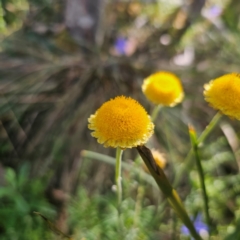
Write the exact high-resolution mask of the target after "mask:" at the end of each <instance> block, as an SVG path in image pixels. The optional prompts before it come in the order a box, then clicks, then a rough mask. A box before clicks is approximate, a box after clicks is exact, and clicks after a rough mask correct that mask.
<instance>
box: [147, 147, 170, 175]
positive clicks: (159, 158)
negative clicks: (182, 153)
mask: <svg viewBox="0 0 240 240" xmlns="http://www.w3.org/2000/svg"><path fill="white" fill-rule="evenodd" d="M151 152H152V155H153V158H154V160H155V162H156V164H157V165H158V166H159V167H160V168H162V169H164V168H165V167H166V164H167V161H166V159H165V157H164V155H163V154H162V153H160V152H159V151H158V150H156V149H151ZM144 170H145V171H146V172H148V173H149V170H148V168H147V166H146V165H145V164H144Z"/></svg>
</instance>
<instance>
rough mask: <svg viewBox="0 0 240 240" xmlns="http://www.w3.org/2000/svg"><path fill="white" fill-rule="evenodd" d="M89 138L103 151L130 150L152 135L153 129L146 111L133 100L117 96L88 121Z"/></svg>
mask: <svg viewBox="0 0 240 240" xmlns="http://www.w3.org/2000/svg"><path fill="white" fill-rule="evenodd" d="M88 121H89V125H88V128H89V129H91V130H94V132H92V136H93V137H95V138H97V140H98V142H99V143H101V144H104V146H105V147H114V148H116V147H120V148H132V147H136V146H139V145H142V144H144V143H146V142H147V140H148V139H149V138H150V137H151V135H152V134H153V129H154V125H153V123H152V122H151V119H150V117H149V116H148V115H147V112H146V111H145V109H144V108H143V107H142V106H141V105H140V104H139V103H138V102H137V101H135V100H134V99H132V98H127V97H124V96H119V97H116V98H114V99H111V100H110V101H108V102H105V103H104V104H103V105H102V106H101V107H100V108H99V109H98V110H97V111H96V113H95V114H94V115H91V116H90V118H89V119H88Z"/></svg>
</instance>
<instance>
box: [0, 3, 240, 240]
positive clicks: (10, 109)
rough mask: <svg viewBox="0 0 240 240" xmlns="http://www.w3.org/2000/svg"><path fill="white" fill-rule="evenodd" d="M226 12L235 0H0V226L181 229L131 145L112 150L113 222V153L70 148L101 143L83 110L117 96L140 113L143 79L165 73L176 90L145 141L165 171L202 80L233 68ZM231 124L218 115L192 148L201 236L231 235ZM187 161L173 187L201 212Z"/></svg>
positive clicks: (185, 139)
mask: <svg viewBox="0 0 240 240" xmlns="http://www.w3.org/2000/svg"><path fill="white" fill-rule="evenodd" d="M239 12H240V1H237V0H193V1H187V0H172V1H168V0H139V1H137V0H135V1H131V0H128V1H127V0H125V1H121V0H118V1H117V0H112V1H107V0H87V1H85V0H61V1H59V0H42V1H40V0H1V1H0V42H1V43H0V239H1V240H28V239H29V240H35V239H36V240H37V239H43V240H45V239H64V238H65V239H68V237H67V236H72V238H73V239H110V240H112V239H153V240H154V239H164V240H168V239H188V237H187V236H185V235H184V231H183V230H182V228H181V227H182V223H181V222H180V220H179V219H178V218H177V217H176V216H175V214H174V213H173V212H172V210H171V208H170V207H169V205H168V204H166V201H165V198H164V196H162V195H161V193H160V192H159V190H158V189H157V188H156V185H155V184H154V183H153V182H152V181H151V177H150V176H149V175H148V174H147V173H146V172H144V168H143V165H142V163H141V162H134V161H133V160H134V159H135V158H136V157H137V151H136V150H135V149H128V150H126V151H125V152H124V156H123V158H124V162H125V164H127V167H125V168H124V169H123V189H124V192H123V193H124V195H123V196H124V202H123V206H122V208H123V214H122V221H123V223H124V226H125V228H124V231H123V232H121V234H120V233H119V231H118V227H117V226H118V219H117V218H118V217H117V210H116V204H117V203H116V193H115V192H114V160H112V159H106V158H102V159H101V158H99V157H96V158H95V159H93V158H91V157H86V154H84V153H85V152H84V151H83V150H91V151H95V152H98V153H101V154H106V155H108V156H112V157H114V156H115V151H114V149H106V148H104V147H103V146H102V145H99V144H98V143H97V141H96V139H94V138H92V137H91V135H90V130H89V129H88V128H87V119H88V117H89V116H90V115H91V114H93V113H94V112H95V111H96V109H97V108H98V107H100V106H101V104H102V103H104V102H105V101H107V100H109V99H110V98H112V97H115V96H117V95H126V96H131V97H132V98H134V99H136V100H138V101H139V102H140V103H141V104H142V105H143V106H144V107H145V108H146V109H147V111H148V112H149V113H150V112H151V111H152V109H153V107H154V106H153V105H152V104H151V103H149V102H148V101H147V100H146V98H145V96H144V95H143V93H142V91H141V85H142V82H143V79H144V78H145V77H147V76H148V75H150V74H151V73H154V72H156V71H159V70H165V71H171V72H173V73H174V74H176V75H177V76H178V77H179V78H180V79H181V81H182V84H183V87H184V91H185V99H184V101H183V103H182V104H180V105H179V106H177V107H175V108H164V109H163V110H162V111H161V113H160V114H159V117H158V119H157V121H156V128H155V135H154V136H153V137H152V139H151V140H150V143H149V146H151V147H154V148H157V149H159V150H160V151H161V152H163V153H164V154H165V157H166V159H167V166H166V168H165V172H166V174H167V175H168V177H169V179H170V181H171V182H172V183H173V182H174V180H175V179H176V175H177V173H178V169H179V166H182V165H184V164H185V162H184V159H185V158H186V155H187V153H188V151H189V149H190V146H191V145H190V141H189V136H188V128H187V125H188V124H189V123H191V124H193V125H194V126H195V128H196V129H197V132H198V133H199V134H200V133H201V132H202V131H203V130H204V128H205V127H206V125H207V124H208V123H209V121H210V120H211V119H212V117H213V116H214V114H215V111H214V110H213V109H212V108H211V107H209V106H208V104H207V103H206V102H205V101H204V98H203V94H202V93H203V85H204V84H205V83H207V82H209V81H210V80H211V79H214V78H217V77H219V76H220V75H222V74H225V73H228V72H239V66H240V48H239V42H240V31H239V30H240V14H239ZM239 133H240V127H239V122H238V121H236V120H235V121H234V120H232V119H229V118H227V117H224V118H223V120H222V121H221V123H220V124H219V125H218V127H216V129H215V130H214V131H213V133H212V134H211V135H210V137H209V138H208V139H207V141H206V144H205V145H203V146H202V148H201V156H202V162H203V167H204V171H205V179H206V184H207V191H208V194H209V201H210V215H211V218H212V220H213V225H214V226H215V230H214V232H213V237H212V238H211V239H214V240H217V239H227V240H231V239H232V240H237V239H240V210H239V209H240V208H239V207H240V195H239V193H240V188H239V186H240V184H239V183H240V177H239V175H238V173H239V170H240V155H239V154H240V152H239V150H240V148H239V146H240V145H239ZM192 162H193V164H191V166H190V167H188V169H187V171H185V172H183V173H182V174H181V176H178V177H179V179H178V181H177V182H176V181H175V186H176V188H177V190H178V192H179V194H180V196H181V198H182V199H183V201H184V203H185V206H186V208H187V211H188V212H189V214H190V215H191V216H192V217H193V218H194V216H197V215H198V216H199V214H200V215H201V216H202V218H203V219H204V216H203V211H202V205H203V202H202V195H201V191H200V184H199V179H198V175H197V173H196V168H195V166H194V158H193V159H192ZM133 169H134V170H133ZM136 169H137V171H136ZM34 211H36V212H40V213H41V214H42V215H43V216H45V217H46V218H47V219H48V220H50V221H51V222H52V223H53V224H54V226H55V227H56V228H58V229H59V230H61V231H62V232H63V233H65V234H66V236H65V237H64V235H63V234H61V233H59V232H58V231H57V230H56V229H55V227H53V228H52V229H51V228H49V224H47V223H46V221H44V219H42V218H41V217H40V216H39V215H36V214H34V213H33V212H34ZM45 220H46V219H45ZM203 221H204V220H203ZM206 234H207V230H206V229H205V235H206Z"/></svg>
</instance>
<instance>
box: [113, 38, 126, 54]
mask: <svg viewBox="0 0 240 240" xmlns="http://www.w3.org/2000/svg"><path fill="white" fill-rule="evenodd" d="M126 46H127V39H126V38H124V37H118V38H117V40H116V41H115V43H114V48H115V51H116V52H117V53H118V54H119V55H126Z"/></svg>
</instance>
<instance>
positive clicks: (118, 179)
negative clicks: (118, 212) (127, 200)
mask: <svg viewBox="0 0 240 240" xmlns="http://www.w3.org/2000/svg"><path fill="white" fill-rule="evenodd" d="M122 153H123V150H122V149H121V148H119V147H118V148H117V152H116V168H115V182H116V186H117V198H118V208H120V205H121V202H122V177H121V170H122V167H121V165H122V164H121V163H122Z"/></svg>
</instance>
